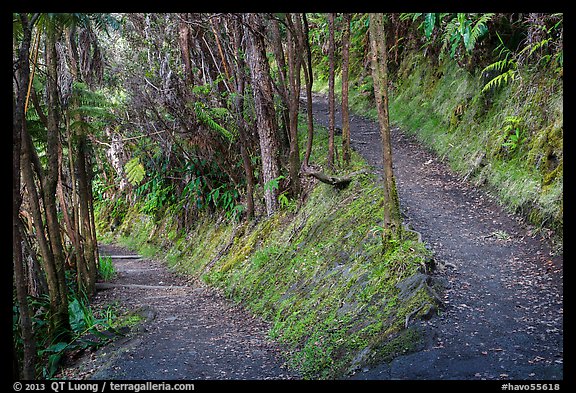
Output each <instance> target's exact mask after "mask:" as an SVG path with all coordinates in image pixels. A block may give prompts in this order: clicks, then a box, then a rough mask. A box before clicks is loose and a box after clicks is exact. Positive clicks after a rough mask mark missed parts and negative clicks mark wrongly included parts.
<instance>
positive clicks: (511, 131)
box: [502, 116, 526, 154]
mask: <svg viewBox="0 0 576 393" xmlns="http://www.w3.org/2000/svg"><path fill="white" fill-rule="evenodd" d="M502 133H503V134H504V135H505V142H504V143H502V147H504V148H506V149H507V150H508V152H510V154H513V153H514V152H516V150H517V149H518V147H519V146H520V145H521V144H522V143H523V142H524V141H525V140H526V137H525V131H524V129H523V128H522V119H520V118H519V117H517V116H507V117H506V119H505V120H504V127H503V128H502Z"/></svg>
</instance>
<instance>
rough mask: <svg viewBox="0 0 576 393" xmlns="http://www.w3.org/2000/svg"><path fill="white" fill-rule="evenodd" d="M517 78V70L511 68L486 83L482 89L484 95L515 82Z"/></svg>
mask: <svg viewBox="0 0 576 393" xmlns="http://www.w3.org/2000/svg"><path fill="white" fill-rule="evenodd" d="M515 77H516V70H515V69H513V68H511V69H509V70H508V71H506V72H504V73H502V74H500V75H498V76H496V77H494V78H492V79H491V80H490V81H489V82H488V83H486V85H485V86H484V87H483V88H482V93H485V92H487V91H489V90H492V89H497V88H499V87H500V86H503V85H506V84H508V83H509V82H511V81H513V80H514V78H515Z"/></svg>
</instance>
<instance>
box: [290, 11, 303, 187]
mask: <svg viewBox="0 0 576 393" xmlns="http://www.w3.org/2000/svg"><path fill="white" fill-rule="evenodd" d="M294 15H295V18H294V19H295V20H292V15H291V14H286V21H287V23H288V79H289V82H290V83H289V87H290V89H289V95H288V101H289V108H290V156H289V157H290V158H289V166H288V169H289V172H290V185H291V188H292V196H293V197H298V195H300V177H299V172H300V150H299V148H298V110H299V107H300V68H301V67H302V57H301V53H302V45H301V44H300V40H301V30H302V23H301V21H300V19H299V16H298V14H294Z"/></svg>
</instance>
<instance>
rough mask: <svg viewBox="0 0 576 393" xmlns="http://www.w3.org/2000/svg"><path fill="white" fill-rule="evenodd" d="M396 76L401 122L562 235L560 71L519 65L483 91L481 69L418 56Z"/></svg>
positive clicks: (509, 203) (394, 105) (393, 107)
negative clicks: (501, 81)
mask: <svg viewBox="0 0 576 393" xmlns="http://www.w3.org/2000/svg"><path fill="white" fill-rule="evenodd" d="M397 80H398V85H397V87H396V89H395V93H394V94H393V97H392V100H391V104H390V111H391V117H392V119H393V121H394V122H395V123H397V124H398V125H400V126H401V127H402V128H403V129H406V130H408V131H409V132H412V133H415V134H416V135H417V137H418V138H419V139H420V140H421V141H423V142H424V143H425V144H426V145H428V146H431V147H432V148H433V149H434V150H435V151H436V152H437V153H438V154H439V155H440V156H442V157H446V159H447V160H448V162H449V163H450V165H451V166H452V168H453V169H454V170H456V171H457V172H458V173H461V174H462V175H463V177H465V178H469V179H471V181H473V182H474V183H476V184H481V185H484V184H485V185H487V186H488V188H489V189H490V190H491V191H492V193H493V194H494V195H496V196H497V197H498V199H499V200H500V201H501V202H502V203H503V205H505V206H506V207H507V208H508V209H509V210H511V211H513V212H517V213H520V214H522V215H523V216H524V217H526V218H528V220H529V221H530V222H531V223H532V224H534V225H536V226H537V227H546V228H549V229H552V230H554V231H555V232H556V234H557V237H558V240H559V241H560V242H561V241H562V228H563V171H562V169H563V85H562V80H561V79H560V78H558V76H557V75H556V74H553V73H552V72H544V71H540V72H537V73H536V72H533V71H530V70H527V69H524V70H518V72H517V73H516V79H515V80H514V81H513V82H511V83H509V84H507V85H504V86H502V87H501V88H499V89H496V90H491V91H490V90H489V91H486V92H482V89H483V87H484V84H485V83H486V82H487V80H486V78H483V77H482V76H481V73H480V70H476V73H475V74H471V73H469V72H467V71H466V70H464V69H462V68H460V67H458V66H457V65H456V64H455V62H453V61H446V62H445V63H441V64H439V65H435V64H432V63H431V62H430V61H429V60H428V59H427V58H426V57H424V56H421V55H414V56H410V57H407V58H406V59H405V60H404V62H403V63H402V64H401V66H400V69H399V72H398V75H397Z"/></svg>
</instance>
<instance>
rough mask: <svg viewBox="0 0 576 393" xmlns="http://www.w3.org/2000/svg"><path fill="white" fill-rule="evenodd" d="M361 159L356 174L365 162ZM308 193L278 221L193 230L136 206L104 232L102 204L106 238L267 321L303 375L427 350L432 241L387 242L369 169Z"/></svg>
mask: <svg viewBox="0 0 576 393" xmlns="http://www.w3.org/2000/svg"><path fill="white" fill-rule="evenodd" d="M318 139H319V141H318V142H319V143H324V142H325V141H324V140H322V139H320V138H318ZM314 154H318V152H316V153H314ZM355 157H356V160H355V162H354V164H353V165H352V167H351V170H357V169H359V168H362V167H363V166H364V165H365V164H363V163H362V162H361V161H359V158H358V157H357V156H355ZM306 194H307V195H306V196H305V198H304V200H303V201H301V203H298V205H297V204H296V202H294V203H292V204H290V205H288V206H285V207H284V208H282V209H281V210H280V211H279V212H277V213H276V214H274V215H272V216H271V217H265V216H260V217H259V218H257V219H255V220H249V221H242V222H236V221H230V220H224V219H218V218H216V217H209V216H204V217H203V218H202V219H199V220H198V221H197V223H196V225H195V227H193V228H190V229H189V230H187V231H186V232H178V230H177V229H176V228H177V223H176V220H175V219H174V218H173V217H174V216H173V215H171V214H169V212H167V213H166V214H164V215H162V217H163V218H162V219H160V220H158V221H155V220H154V218H153V217H150V216H148V215H145V214H143V213H141V212H139V211H138V208H137V206H135V207H132V208H130V209H128V210H127V212H126V215H125V216H124V219H123V221H122V224H121V225H120V226H119V227H118V228H117V229H116V231H115V232H114V233H109V232H108V233H105V232H106V231H107V230H108V228H109V226H108V225H109V224H107V218H106V213H105V211H106V209H102V210H101V213H100V222H101V226H100V232H101V236H103V237H104V238H106V239H107V240H114V241H119V242H120V243H123V244H124V245H128V246H129V247H131V248H134V249H137V250H138V251H139V252H141V253H145V254H148V255H153V256H155V257H159V256H165V260H166V262H167V264H168V265H169V266H170V267H172V268H173V269H175V270H176V271H178V272H181V273H183V274H187V275H191V276H194V277H197V278H198V279H201V280H203V281H204V282H206V283H208V284H209V285H214V286H217V287H220V288H222V290H223V291H224V293H225V294H226V295H227V296H229V297H230V298H231V299H233V300H235V301H237V302H241V303H242V304H243V305H245V306H246V307H247V308H249V309H250V310H251V311H253V312H254V313H255V314H257V315H259V316H262V317H263V318H265V319H266V320H267V321H269V322H270V323H271V326H272V327H271V330H270V333H269V334H270V336H271V337H272V338H274V339H277V340H278V341H279V342H281V343H283V344H284V345H285V347H286V349H287V351H288V357H289V362H290V363H291V365H292V366H294V367H295V368H296V369H297V370H299V372H300V373H301V374H302V375H303V377H304V378H337V377H341V376H343V375H345V374H346V373H348V372H352V371H354V370H355V369H357V368H358V367H363V366H365V365H366V364H370V363H372V362H380V361H383V360H384V361H386V360H391V359H392V358H394V356H396V355H398V354H401V353H404V352H407V351H412V350H414V349H416V348H417V347H418V346H419V344H420V340H421V339H422V337H420V335H419V331H418V330H417V329H416V328H415V324H414V321H415V320H417V319H418V318H421V317H430V316H432V315H433V314H434V313H435V312H437V310H438V307H439V305H440V301H439V294H438V293H439V291H440V289H439V288H437V287H436V285H435V284H434V283H433V282H432V280H431V278H430V276H428V275H426V274H425V273H427V271H428V269H429V268H430V266H429V265H428V263H429V260H430V253H429V251H428V250H427V249H426V248H425V247H424V245H423V244H422V243H419V242H417V241H416V240H415V239H411V238H410V237H409V235H410V234H409V233H407V234H406V236H405V239H403V240H401V241H395V242H393V243H390V244H386V245H385V244H383V242H382V236H381V224H382V220H381V217H383V211H382V190H381V189H380V186H379V184H378V182H377V180H376V176H375V175H374V174H371V173H364V174H360V175H358V176H357V177H355V179H354V180H353V181H352V182H351V184H350V185H349V186H348V187H347V188H346V189H343V190H338V189H336V188H334V187H332V186H329V185H326V184H323V183H318V184H316V183H313V184H309V185H308V188H307V191H306Z"/></svg>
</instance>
